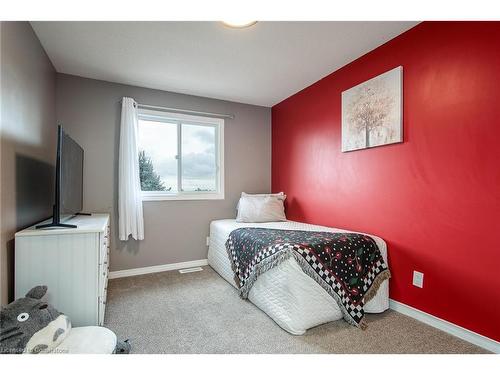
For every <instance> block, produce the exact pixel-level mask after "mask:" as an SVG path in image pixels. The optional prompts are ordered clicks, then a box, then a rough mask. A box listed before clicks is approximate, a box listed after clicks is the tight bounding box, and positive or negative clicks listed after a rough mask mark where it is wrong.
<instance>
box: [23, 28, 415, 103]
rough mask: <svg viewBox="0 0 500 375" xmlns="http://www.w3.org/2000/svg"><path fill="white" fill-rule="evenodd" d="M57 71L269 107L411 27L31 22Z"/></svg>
mask: <svg viewBox="0 0 500 375" xmlns="http://www.w3.org/2000/svg"><path fill="white" fill-rule="evenodd" d="M31 24H32V26H33V29H34V30H35V32H36V34H37V36H38V38H39V39H40V41H41V43H42V45H43V47H44V48H45V50H46V51H47V54H48V55H49V57H50V59H51V60H52V63H53V64H54V66H55V68H56V70H57V71H58V72H60V73H67V74H73V75H78V76H83V77H88V78H95V79H101V80H105V81H111V82H118V83H125V84H130V85H135V86H143V87H149V88H154V89H160V90H166V91H173V92H179V93H185V94H192V95H199V96H206V97H211V98H217V99H225V100H231V101H236V102H242V103H249V104H257V105H263V106H269V107H270V106H272V105H274V104H276V103H279V102H280V101H282V100H283V99H285V98H287V97H289V96H290V95H292V94H294V93H296V92H297V91H300V90H301V89H303V88H305V87H307V86H309V85H311V84H312V83H314V82H316V81H317V80H319V79H321V78H322V77H324V76H326V75H328V74H329V73H331V72H333V71H334V70H337V69H338V68H340V67H342V66H343V65H345V64H347V63H349V62H351V61H353V60H354V59H356V58H357V57H359V56H361V55H363V54H365V53H366V52H368V51H370V50H372V49H374V48H376V47H377V46H379V45H381V44H383V43H385V42H386V41H388V40H390V39H392V38H394V37H395V36H397V35H399V34H401V33H402V32H404V31H406V30H408V29H409V28H411V27H413V26H414V25H416V24H417V22H333V21H332V22H258V23H257V24H256V25H254V26H252V27H250V28H247V29H231V28H228V27H226V26H224V25H223V24H222V23H220V22H32V23H31Z"/></svg>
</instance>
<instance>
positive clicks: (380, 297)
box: [208, 219, 389, 335]
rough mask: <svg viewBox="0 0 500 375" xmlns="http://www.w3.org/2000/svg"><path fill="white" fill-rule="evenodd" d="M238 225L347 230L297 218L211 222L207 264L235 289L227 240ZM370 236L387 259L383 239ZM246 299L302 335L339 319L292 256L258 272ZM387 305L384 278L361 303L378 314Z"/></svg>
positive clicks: (330, 301) (333, 305) (326, 296)
mask: <svg viewBox="0 0 500 375" xmlns="http://www.w3.org/2000/svg"><path fill="white" fill-rule="evenodd" d="M238 228H271V229H284V230H303V231H324V232H348V231H346V230H342V229H336V228H329V227H323V226H319V225H312V224H306V223H300V222H296V221H283V222H271V223H239V222H236V220H234V219H225V220H215V221H212V222H211V223H210V245H209V248H208V264H209V265H210V266H211V267H212V268H213V269H214V270H215V271H216V272H217V273H218V274H219V275H220V276H222V277H223V278H224V279H225V280H226V281H227V282H228V283H230V284H231V285H232V286H233V287H235V288H236V284H235V281H234V273H233V271H232V269H231V263H230V261H229V257H228V255H227V250H226V241H227V239H228V237H229V234H230V233H231V232H232V231H233V230H235V229H238ZM370 237H372V238H373V239H374V240H375V242H376V243H377V245H378V247H379V249H380V252H381V253H382V257H383V258H384V260H385V262H387V246H386V243H385V242H384V240H382V239H381V238H379V237H376V236H372V235H370ZM248 299H249V300H250V301H251V302H252V303H254V304H255V305H256V306H257V307H258V308H260V309H261V310H262V311H264V312H265V313H266V314H267V315H269V316H270V317H271V318H272V319H273V320H274V321H275V322H276V323H277V324H278V325H279V326H280V327H281V328H283V329H284V330H286V331H288V332H290V333H291V334H294V335H302V334H304V333H305V331H306V330H307V329H309V328H311V327H314V326H317V325H319V324H323V323H327V322H331V321H334V320H338V319H342V312H341V310H340V308H339V307H338V305H337V303H336V302H335V301H334V300H333V298H332V297H331V296H330V295H329V294H328V293H327V292H326V291H325V290H324V289H323V288H322V287H321V286H319V284H317V283H316V281H314V280H313V279H312V278H310V277H309V276H308V275H306V274H305V273H304V272H303V271H302V269H301V268H300V266H299V265H298V264H297V262H296V261H295V259H294V258H293V257H291V258H290V259H288V260H286V261H284V262H283V263H281V264H280V265H278V266H276V267H274V268H272V269H270V270H269V271H267V272H265V273H263V274H262V275H260V276H259V278H258V279H257V281H256V282H255V284H254V286H253V287H252V289H251V290H250V293H249V295H248ZM388 308H389V280H384V281H383V282H382V284H381V285H380V288H379V290H378V292H377V294H376V295H375V297H373V298H372V299H371V300H370V301H369V302H368V303H367V304H366V305H365V306H364V309H365V312H367V313H380V312H383V311H385V310H387V309H388Z"/></svg>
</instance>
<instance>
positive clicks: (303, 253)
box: [226, 228, 391, 329]
mask: <svg viewBox="0 0 500 375" xmlns="http://www.w3.org/2000/svg"><path fill="white" fill-rule="evenodd" d="M226 249H227V251H228V255H229V259H230V260H231V265H232V268H233V272H234V278H235V281H236V285H238V287H239V292H240V296H241V297H242V298H245V299H246V298H248V293H249V291H250V289H251V288H252V286H253V284H254V283H255V281H256V280H257V278H258V277H259V275H261V274H262V273H264V272H266V271H268V270H269V269H271V268H273V267H275V266H277V265H278V264H280V263H281V262H282V261H284V260H286V259H288V258H290V257H292V256H293V257H294V258H295V260H296V261H297V263H298V264H299V265H300V267H301V268H302V270H303V271H304V272H305V273H306V274H307V275H309V276H310V277H311V278H313V279H314V280H315V281H316V282H317V283H318V284H319V285H321V287H323V288H324V289H325V290H326V291H327V292H328V294H330V296H332V298H334V299H335V301H336V302H337V303H338V305H339V306H340V308H341V310H342V313H343V316H344V319H345V320H347V321H348V322H349V323H351V324H352V325H355V326H357V327H360V328H362V329H364V328H366V323H365V322H364V310H363V306H364V305H365V303H366V302H368V301H369V300H370V299H371V298H372V297H373V296H374V295H375V294H376V293H377V290H378V288H379V286H380V284H381V283H382V281H384V280H386V279H388V278H390V277H391V274H390V272H389V269H388V268H387V265H386V263H385V262H384V259H383V258H382V254H381V253H380V250H379V248H378V246H377V244H376V243H375V241H374V240H373V239H372V238H371V237H370V236H367V235H363V234H358V233H330V232H311V231H298V230H280V229H266V228H239V229H236V230H234V231H232V232H231V234H230V235H229V239H228V240H227V242H226Z"/></svg>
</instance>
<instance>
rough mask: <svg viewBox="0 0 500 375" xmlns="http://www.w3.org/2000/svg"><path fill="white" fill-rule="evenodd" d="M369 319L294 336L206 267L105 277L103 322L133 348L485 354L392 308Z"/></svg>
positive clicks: (140, 350)
mask: <svg viewBox="0 0 500 375" xmlns="http://www.w3.org/2000/svg"><path fill="white" fill-rule="evenodd" d="M367 319H368V324H369V326H368V329H367V330H366V331H361V330H360V329H357V328H355V327H352V326H350V325H349V324H347V323H346V322H345V321H343V320H340V321H337V322H332V323H328V324H324V325H321V326H318V327H315V328H312V329H310V330H308V331H307V333H306V334H305V335H303V336H293V335H290V334H289V333H287V332H286V331H284V330H282V329H281V328H280V327H279V326H278V325H277V324H276V323H274V321H273V320H271V319H270V318H269V317H268V316H267V315H266V314H265V313H264V312H262V311H261V310H259V309H258V308H257V307H255V306H254V305H253V304H252V303H250V302H248V301H244V300H241V299H240V298H239V297H238V295H237V292H236V289H234V288H233V287H232V286H230V285H229V284H228V283H227V282H226V281H225V280H223V279H222V278H221V277H219V276H218V275H217V273H216V272H215V271H213V270H212V269H211V268H210V267H208V266H207V267H204V270H203V271H202V272H195V273H188V274H180V273H179V272H178V271H170V272H162V273H156V274H149V275H144V276H135V277H128V278H122V279H114V280H109V286H108V302H107V310H106V321H105V325H106V326H107V327H109V328H110V329H112V330H113V331H115V332H116V334H117V335H118V337H119V338H121V339H125V338H129V339H130V341H131V343H132V353H485V351H484V350H483V349H481V348H479V347H477V346H474V345H472V344H469V343H467V342H465V341H462V340H460V339H457V338H455V337H453V336H450V335H448V334H446V333H444V332H442V331H439V330H437V329H435V328H432V327H430V326H427V325H425V324H422V323H420V322H418V321H416V320H414V319H411V318H409V317H406V316H404V315H401V314H399V313H396V312H394V311H390V310H389V311H386V312H385V313H382V314H368V316H367Z"/></svg>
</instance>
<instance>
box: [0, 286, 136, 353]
mask: <svg viewBox="0 0 500 375" xmlns="http://www.w3.org/2000/svg"><path fill="white" fill-rule="evenodd" d="M46 292H47V287H46V286H36V287H34V288H33V289H31V290H30V291H29V292H28V293H27V294H26V297H24V298H19V299H18V300H16V301H14V302H12V303H10V304H9V305H7V306H6V307H5V308H2V311H1V312H0V353H11V354H20V353H32V354H38V353H120V354H126V353H129V352H130V344H129V342H128V340H126V341H117V339H116V335H115V334H114V333H113V332H112V331H110V330H109V329H107V328H104V327H78V328H73V329H72V327H71V321H70V320H69V318H68V317H67V316H66V315H64V314H62V313H60V312H59V311H57V310H56V309H55V308H54V307H53V306H51V305H50V304H48V303H47V302H44V301H42V297H43V296H44V295H45V293H46Z"/></svg>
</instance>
